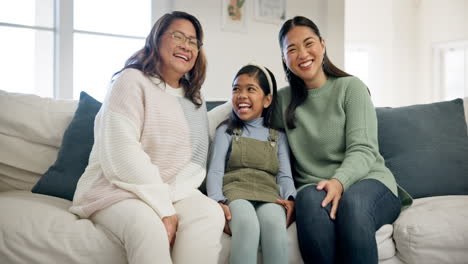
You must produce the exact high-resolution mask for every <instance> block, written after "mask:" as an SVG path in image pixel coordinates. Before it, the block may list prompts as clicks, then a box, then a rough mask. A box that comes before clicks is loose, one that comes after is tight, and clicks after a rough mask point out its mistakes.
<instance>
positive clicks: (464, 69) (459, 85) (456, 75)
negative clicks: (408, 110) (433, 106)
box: [434, 41, 468, 100]
mask: <svg viewBox="0 0 468 264" xmlns="http://www.w3.org/2000/svg"><path fill="white" fill-rule="evenodd" d="M434 50H435V64H434V70H435V74H434V79H435V80H434V84H435V87H434V88H435V90H434V92H435V94H436V96H437V98H436V99H438V100H452V99H455V98H463V97H466V96H468V41H466V42H451V43H446V44H440V45H437V46H436V47H435V49H434Z"/></svg>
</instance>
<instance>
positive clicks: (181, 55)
mask: <svg viewBox="0 0 468 264" xmlns="http://www.w3.org/2000/svg"><path fill="white" fill-rule="evenodd" d="M174 56H175V57H177V58H181V59H183V60H185V61H188V60H189V58H188V57H187V56H185V55H183V54H179V53H176V54H174Z"/></svg>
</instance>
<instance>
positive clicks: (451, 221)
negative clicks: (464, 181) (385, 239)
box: [393, 183, 468, 264]
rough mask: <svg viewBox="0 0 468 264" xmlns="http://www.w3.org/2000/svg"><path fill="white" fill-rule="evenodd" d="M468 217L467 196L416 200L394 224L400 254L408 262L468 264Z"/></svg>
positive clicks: (394, 234)
mask: <svg viewBox="0 0 468 264" xmlns="http://www.w3.org/2000/svg"><path fill="white" fill-rule="evenodd" d="M454 184H456V183H454ZM467 219H468V195H458V196H438V197H427V198H420V199H416V200H414V203H413V205H412V206H411V207H410V208H408V209H407V210H405V211H403V212H402V213H401V215H400V216H399V217H398V219H397V220H396V221H395V223H394V233H393V237H394V239H395V243H396V247H397V250H398V253H397V256H398V257H399V258H400V259H401V260H402V261H403V262H405V263H425V264H430V263H434V264H439V263H451V264H455V263H460V264H461V263H467V261H468V221H467Z"/></svg>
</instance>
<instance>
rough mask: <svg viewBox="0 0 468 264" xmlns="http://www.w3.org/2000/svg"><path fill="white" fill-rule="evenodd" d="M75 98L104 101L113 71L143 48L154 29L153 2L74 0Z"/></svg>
mask: <svg viewBox="0 0 468 264" xmlns="http://www.w3.org/2000/svg"><path fill="white" fill-rule="evenodd" d="M73 17H74V22H73V24H74V36H73V55H74V59H73V77H74V78H73V88H74V89H73V98H75V99H77V98H79V94H80V91H86V92H87V93H89V94H90V95H91V96H93V97H95V98H96V99H98V100H101V101H102V100H103V99H104V96H105V93H106V89H107V85H108V84H109V81H110V79H111V77H112V74H114V73H115V72H117V71H118V70H120V69H121V68H122V67H123V65H124V63H125V60H126V59H128V58H129V57H130V56H131V55H132V54H133V53H134V52H135V51H137V50H138V49H140V48H142V47H143V45H144V40H145V37H146V35H147V34H148V32H149V31H150V29H151V1H148V0H131V1H115V0H100V1H95V0H80V1H74V6H73Z"/></svg>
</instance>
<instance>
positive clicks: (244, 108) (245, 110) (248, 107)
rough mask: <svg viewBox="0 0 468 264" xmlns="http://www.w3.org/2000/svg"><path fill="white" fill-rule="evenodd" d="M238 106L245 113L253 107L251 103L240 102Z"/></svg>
mask: <svg viewBox="0 0 468 264" xmlns="http://www.w3.org/2000/svg"><path fill="white" fill-rule="evenodd" d="M237 108H239V112H241V113H243V112H247V111H248V110H249V109H250V108H251V106H250V105H249V104H238V105H237Z"/></svg>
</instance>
